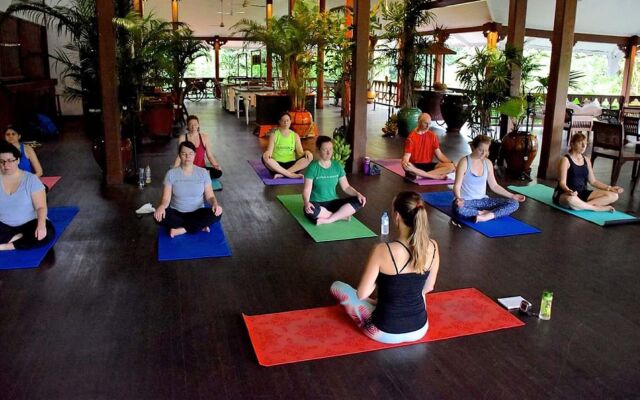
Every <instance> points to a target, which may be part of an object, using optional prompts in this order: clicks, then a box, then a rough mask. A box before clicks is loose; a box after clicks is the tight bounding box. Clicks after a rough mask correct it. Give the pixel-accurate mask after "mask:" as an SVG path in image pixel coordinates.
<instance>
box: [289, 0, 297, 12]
mask: <svg viewBox="0 0 640 400" xmlns="http://www.w3.org/2000/svg"><path fill="white" fill-rule="evenodd" d="M295 7H296V0H289V15H293V9H294V8H295Z"/></svg>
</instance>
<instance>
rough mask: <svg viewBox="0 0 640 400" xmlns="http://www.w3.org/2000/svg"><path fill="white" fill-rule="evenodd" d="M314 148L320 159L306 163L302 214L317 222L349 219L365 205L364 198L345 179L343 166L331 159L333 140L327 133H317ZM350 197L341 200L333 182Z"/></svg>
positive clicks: (320, 223) (365, 200) (325, 222)
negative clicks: (320, 134)
mask: <svg viewBox="0 0 640 400" xmlns="http://www.w3.org/2000/svg"><path fill="white" fill-rule="evenodd" d="M316 148H317V149H318V153H319V154H320V159H319V160H315V161H313V162H311V164H309V167H308V168H307V170H306V171H305V173H304V188H303V189H302V199H303V200H304V213H305V215H306V216H307V218H309V219H310V220H311V221H313V222H315V223H316V224H317V225H322V224H330V223H332V222H335V221H338V220H341V219H344V220H348V219H349V218H351V216H352V215H353V214H355V212H356V211H358V210H359V209H361V208H362V207H364V205H365V204H366V202H367V199H366V198H365V197H364V196H363V195H362V194H361V193H360V192H358V191H357V190H355V189H354V188H353V187H352V186H351V185H350V184H349V181H348V180H347V176H346V174H345V172H344V168H342V166H341V165H340V164H339V163H338V162H337V161H336V160H332V159H331V157H332V156H333V142H332V141H331V138H330V137H328V136H318V139H316ZM338 183H339V184H340V187H341V188H342V191H343V192H345V193H346V194H348V195H349V196H351V197H347V198H344V199H341V198H339V197H338V194H337V193H336V185H337V184H338Z"/></svg>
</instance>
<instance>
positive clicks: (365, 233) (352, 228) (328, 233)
mask: <svg viewBox="0 0 640 400" xmlns="http://www.w3.org/2000/svg"><path fill="white" fill-rule="evenodd" d="M278 200H280V202H281V203H282V205H283V206H284V207H285V208H286V209H287V210H288V211H289V212H290V213H291V215H293V217H294V218H295V219H296V220H297V221H298V223H299V224H300V225H302V227H303V228H304V230H305V231H307V233H309V235H311V237H312V238H313V240H315V241H316V242H330V241H334V240H348V239H359V238H367V237H375V236H377V235H376V234H375V233H373V231H372V230H371V229H369V228H367V227H366V226H365V225H364V224H363V223H362V222H360V221H358V220H357V219H355V218H354V217H351V221H348V222H347V221H337V222H334V223H333V224H327V225H320V226H318V225H315V224H313V223H312V222H311V221H309V220H308V219H307V217H305V215H304V211H303V209H302V208H303V207H302V205H303V203H302V195H300V194H281V195H280V196H278Z"/></svg>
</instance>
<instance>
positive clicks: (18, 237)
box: [8, 233, 23, 243]
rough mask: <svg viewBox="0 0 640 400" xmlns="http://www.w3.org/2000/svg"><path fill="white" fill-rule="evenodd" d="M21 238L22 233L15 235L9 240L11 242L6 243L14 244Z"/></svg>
mask: <svg viewBox="0 0 640 400" xmlns="http://www.w3.org/2000/svg"><path fill="white" fill-rule="evenodd" d="M22 236H23V235H22V233H18V234H17V235H15V236H14V237H12V238H11V240H9V242H8V243H13V242H15V241H16V240H18V239H22Z"/></svg>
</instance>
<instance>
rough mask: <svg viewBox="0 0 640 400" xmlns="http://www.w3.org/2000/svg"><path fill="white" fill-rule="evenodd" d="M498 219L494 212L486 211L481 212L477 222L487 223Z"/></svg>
mask: <svg viewBox="0 0 640 400" xmlns="http://www.w3.org/2000/svg"><path fill="white" fill-rule="evenodd" d="M495 217H496V215H495V214H494V213H492V212H487V211H486V210H484V212H483V211H480V213H478V216H477V217H476V222H486V221H490V220H492V219H494V218H495Z"/></svg>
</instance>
